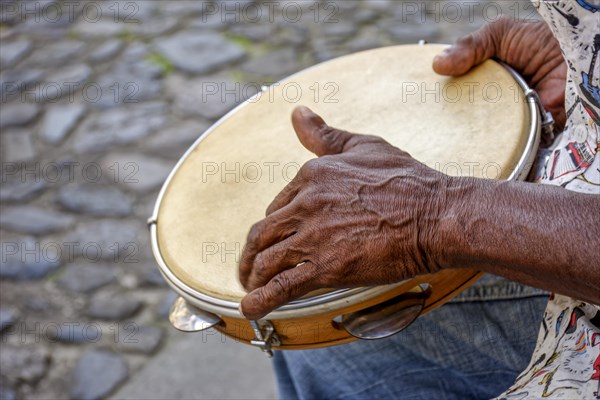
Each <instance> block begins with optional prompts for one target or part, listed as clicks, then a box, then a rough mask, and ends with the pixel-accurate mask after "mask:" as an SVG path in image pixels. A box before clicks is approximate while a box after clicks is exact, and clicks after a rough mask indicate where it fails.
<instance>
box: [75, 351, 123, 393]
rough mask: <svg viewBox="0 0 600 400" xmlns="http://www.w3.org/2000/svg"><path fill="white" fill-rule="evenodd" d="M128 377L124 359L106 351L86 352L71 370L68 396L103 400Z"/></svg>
mask: <svg viewBox="0 0 600 400" xmlns="http://www.w3.org/2000/svg"><path fill="white" fill-rule="evenodd" d="M128 375H129V372H128V367H127V362H126V361H125V359H124V358H123V357H122V356H120V355H118V354H115V353H113V352H109V351H106V350H89V351H86V352H85V353H84V354H83V355H82V356H81V358H79V360H78V361H77V363H76V364H75V366H74V368H73V373H72V384H71V390H70V395H71V398H73V399H78V400H96V399H101V398H105V397H106V396H107V395H109V394H110V393H111V392H112V391H113V390H115V389H116V388H117V387H118V386H119V385H120V384H121V383H123V381H125V380H126V379H127V377H128Z"/></svg>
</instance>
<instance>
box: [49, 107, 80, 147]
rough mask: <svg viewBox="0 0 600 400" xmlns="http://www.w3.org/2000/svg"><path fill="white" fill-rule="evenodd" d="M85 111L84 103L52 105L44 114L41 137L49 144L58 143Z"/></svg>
mask: <svg viewBox="0 0 600 400" xmlns="http://www.w3.org/2000/svg"><path fill="white" fill-rule="evenodd" d="M84 113H85V106H84V105H82V104H70V105H58V106H52V107H50V108H49V109H48V110H47V111H46V114H45V115H44V120H43V122H42V130H41V131H40V136H41V138H42V139H43V140H44V141H45V142H46V143H49V144H58V143H60V142H62V141H63V140H64V138H65V137H66V136H67V135H68V134H69V133H70V132H71V130H72V129H73V128H74V127H75V124H76V123H77V121H79V119H80V118H81V117H82V116H83V114H84Z"/></svg>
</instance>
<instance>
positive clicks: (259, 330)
mask: <svg viewBox="0 0 600 400" xmlns="http://www.w3.org/2000/svg"><path fill="white" fill-rule="evenodd" d="M250 325H252V329H254V335H256V337H255V338H254V339H253V340H251V341H250V344H251V345H252V346H256V347H259V348H260V349H261V350H262V351H263V352H264V353H265V354H266V355H267V356H268V357H269V358H271V357H273V351H272V350H271V347H272V346H279V345H280V341H279V337H278V336H277V333H276V332H275V327H274V326H273V324H272V323H271V322H270V321H265V320H258V321H254V320H250Z"/></svg>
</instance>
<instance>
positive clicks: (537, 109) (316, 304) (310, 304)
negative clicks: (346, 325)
mask: <svg viewBox="0 0 600 400" xmlns="http://www.w3.org/2000/svg"><path fill="white" fill-rule="evenodd" d="M500 64H501V65H503V66H504V67H505V68H506V70H507V71H508V72H509V73H510V75H511V76H512V77H513V78H514V80H515V81H516V82H517V84H518V85H519V86H520V88H521V89H522V91H523V95H524V97H525V98H526V99H527V102H528V110H529V119H530V121H529V132H528V134H527V143H526V145H525V151H524V152H523V154H522V155H521V157H520V159H519V161H518V163H517V164H516V166H515V168H514V170H513V171H512V173H511V174H510V176H509V177H508V180H519V179H524V178H525V177H526V175H527V173H528V171H529V169H530V167H531V165H532V163H533V160H534V158H535V155H536V153H537V149H538V144H539V139H540V135H541V131H542V128H543V129H546V130H548V129H550V130H551V126H552V120H551V117H550V115H549V114H548V113H546V112H544V111H543V107H542V105H541V102H540V100H539V97H538V96H537V93H536V92H535V91H533V90H532V89H531V88H529V86H528V85H527V83H526V82H525V81H524V79H523V78H522V77H521V76H520V75H519V74H518V73H516V72H515V71H514V70H513V69H512V68H511V67H509V66H508V65H506V64H504V63H500ZM316 67H317V66H313V67H310V68H308V69H305V70H303V71H300V72H298V73H297V74H294V75H292V76H290V77H288V78H286V79H288V80H289V79H293V78H294V77H296V76H298V75H300V74H303V73H305V72H307V71H310V70H312V69H313V68H316ZM257 96H260V93H257V94H256V95H255V96H254V97H252V98H251V99H249V100H247V101H246V102H244V103H242V104H240V105H239V106H237V107H236V108H234V109H233V110H231V111H230V112H229V113H227V114H226V115H225V116H224V117H222V118H221V119H220V120H219V121H218V122H216V123H215V124H214V125H213V126H212V127H211V128H209V129H208V130H207V131H206V132H204V134H202V135H201V136H200V137H199V138H198V139H197V140H196V142H195V143H194V144H193V145H192V146H191V147H190V148H189V149H188V151H187V152H186V153H185V154H184V155H183V156H182V157H181V159H180V160H179V161H178V162H177V164H176V166H175V167H174V169H173V170H172V171H171V173H170V175H169V176H168V178H167V180H166V181H165V183H164V185H163V187H162V188H161V191H160V193H159V195H158V198H157V201H156V206H155V208H154V211H153V215H152V217H150V218H149V220H148V224H149V228H150V234H151V245H152V251H153V254H154V256H155V258H156V260H157V262H158V266H159V270H160V272H161V274H162V275H163V277H164V278H165V279H166V281H167V282H168V283H169V285H170V286H171V287H172V288H173V289H174V290H175V291H176V292H177V293H178V294H179V295H180V296H182V297H183V298H184V299H185V300H186V301H187V302H188V303H189V304H191V305H193V306H195V307H197V308H198V309H199V310H196V311H199V312H203V311H205V312H207V315H206V318H205V319H204V324H205V325H204V326H203V327H204V328H206V327H209V326H213V325H215V324H217V323H218V322H219V320H218V317H217V319H215V318H214V317H215V316H211V314H210V313H214V314H216V315H220V316H223V317H231V318H240V315H239V311H238V307H239V302H236V301H229V300H225V299H220V298H216V297H213V296H210V295H207V294H205V293H202V292H200V291H198V290H195V289H193V288H192V287H190V286H189V285H187V284H186V283H184V282H183V281H182V280H180V279H179V278H178V277H177V276H175V274H174V273H173V272H172V271H171V270H170V269H169V267H168V266H167V264H166V262H165V260H164V258H163V256H162V254H161V251H160V248H159V243H158V235H157V217H158V213H159V209H160V207H161V203H162V199H163V197H164V195H165V191H166V190H167V188H168V186H169V184H170V182H171V180H172V179H173V177H174V176H175V174H176V173H177V171H178V170H179V168H180V166H181V165H182V164H183V163H184V162H185V161H186V159H187V158H188V156H189V155H190V154H191V153H192V151H193V150H194V149H195V148H196V147H197V146H198V144H199V143H201V142H202V141H203V140H204V139H205V138H206V137H208V135H210V134H211V133H212V132H214V131H215V130H216V129H217V128H218V127H219V126H220V125H221V124H222V123H223V122H224V121H226V120H227V119H229V118H230V117H232V116H233V115H234V114H236V113H237V112H238V111H239V110H241V109H242V108H244V107H246V106H247V105H248V104H249V103H251V102H252V101H253V100H254V99H255V98H257ZM540 116H542V118H540ZM477 277H478V275H476V276H473V277H471V278H470V279H469V281H472V280H475V279H477ZM405 282H407V281H403V282H399V283H396V284H392V285H385V286H377V287H366V288H354V289H339V290H334V291H331V292H328V293H324V294H320V295H316V296H312V297H307V298H302V299H299V300H295V301H292V302H290V303H289V304H287V305H285V306H283V307H280V308H279V309H277V310H275V311H273V312H271V313H270V314H269V315H268V316H267V317H265V318H266V319H267V320H278V319H286V318H292V317H294V318H296V317H304V316H310V315H314V314H316V313H323V312H329V311H334V310H338V309H341V308H343V307H345V306H347V304H348V298H350V297H352V298H356V297H357V296H358V297H360V298H361V299H371V298H374V297H377V296H379V295H382V294H384V293H386V292H388V291H390V290H391V289H393V288H396V287H398V286H400V285H402V284H404V283H405ZM465 284H467V282H465ZM444 301H445V299H444ZM442 302H443V301H441V302H440V303H442ZM436 306H437V305H436V304H430V305H429V306H428V309H432V308H435V307H436ZM200 310H203V311H200ZM196 330H197V329H196Z"/></svg>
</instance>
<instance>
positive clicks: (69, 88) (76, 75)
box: [40, 64, 95, 102]
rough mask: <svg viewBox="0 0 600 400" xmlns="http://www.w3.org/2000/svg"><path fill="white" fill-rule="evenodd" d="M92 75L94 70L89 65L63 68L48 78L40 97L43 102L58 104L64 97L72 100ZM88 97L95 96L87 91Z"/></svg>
mask: <svg viewBox="0 0 600 400" xmlns="http://www.w3.org/2000/svg"><path fill="white" fill-rule="evenodd" d="M91 75H92V69H91V68H90V67H89V66H88V65H87V64H75V65H70V66H69V67H66V68H63V69H61V70H60V71H59V72H57V73H55V74H52V75H50V76H49V77H48V78H47V80H46V82H45V84H44V90H43V91H42V92H41V95H40V97H41V99H42V101H49V102H56V101H58V99H60V98H63V97H66V98H69V99H70V98H71V97H73V96H74V93H76V92H78V91H79V90H81V89H82V87H83V84H84V83H85V82H86V81H87V80H88V79H89V78H90V76H91ZM90 93H91V91H90ZM86 96H87V98H91V97H92V96H95V94H94V95H93V94H88V92H87V91H86Z"/></svg>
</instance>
